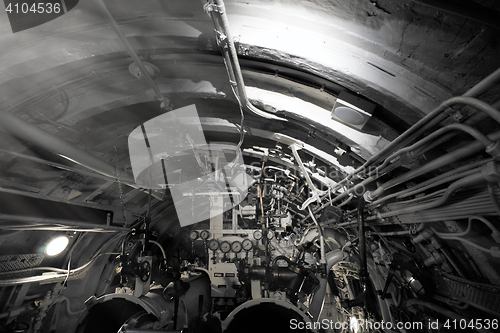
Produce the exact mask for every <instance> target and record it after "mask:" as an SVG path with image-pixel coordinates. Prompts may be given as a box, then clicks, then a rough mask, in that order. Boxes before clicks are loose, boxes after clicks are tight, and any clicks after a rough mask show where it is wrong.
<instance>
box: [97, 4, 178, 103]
mask: <svg viewBox="0 0 500 333" xmlns="http://www.w3.org/2000/svg"><path fill="white" fill-rule="evenodd" d="M95 3H96V5H97V7H99V9H100V11H101V13H102V14H103V15H104V17H106V19H107V20H108V21H109V23H110V24H111V27H112V28H113V30H114V31H115V33H116V35H117V36H118V38H120V40H121V42H122V43H123V45H124V46H125V48H126V49H127V51H128V53H129V55H130V56H131V57H132V59H134V62H135V64H136V65H137V67H139V69H140V70H141V74H142V75H143V76H144V78H145V79H146V81H147V82H148V84H149V86H150V87H151V89H153V91H154V93H155V95H156V98H158V100H159V101H160V102H161V108H167V107H168V106H169V105H170V101H168V99H167V98H166V97H165V96H163V94H162V93H161V91H160V89H159V88H158V86H157V85H156V83H155V82H154V81H153V79H152V78H151V76H150V75H149V72H148V70H147V69H146V67H145V66H144V64H143V63H142V61H141V59H139V56H138V55H137V53H136V52H135V50H134V48H133V47H132V45H130V42H129V41H128V39H127V37H126V36H125V34H124V33H123V31H122V30H121V29H120V26H119V25H118V23H116V21H115V19H114V18H113V15H111V13H110V12H109V10H108V8H107V7H106V5H105V4H104V2H103V1H102V0H95Z"/></svg>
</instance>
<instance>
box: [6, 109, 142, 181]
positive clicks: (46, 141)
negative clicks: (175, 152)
mask: <svg viewBox="0 0 500 333" xmlns="http://www.w3.org/2000/svg"><path fill="white" fill-rule="evenodd" d="M0 128H1V129H2V130H3V131H4V132H7V133H9V134H10V135H12V136H14V137H16V138H18V139H20V140H22V141H25V142H31V143H33V144H35V145H36V146H38V147H40V148H43V149H45V150H47V151H50V152H52V153H54V154H57V155H59V156H61V157H64V158H65V159H67V160H70V161H72V162H75V163H77V164H80V165H81V166H84V167H86V168H88V169H91V170H94V171H95V172H97V173H100V174H103V175H105V176H108V177H111V178H116V168H115V166H113V165H112V164H110V163H108V162H106V161H103V160H102V159H100V158H98V157H96V156H94V155H92V154H90V153H88V152H86V151H85V150H83V149H81V148H79V147H77V146H75V145H73V144H70V143H68V142H66V141H65V140H63V139H61V138H58V137H56V136H54V135H52V134H49V133H47V132H45V131H44V130H42V129H40V128H38V127H36V126H34V125H31V124H29V123H27V122H25V121H23V120H21V119H19V118H18V117H16V116H14V115H12V114H10V113H8V112H5V111H3V112H0ZM120 179H121V180H123V181H126V182H128V183H135V180H134V178H133V177H132V176H131V175H128V174H123V175H122V176H121V178H120Z"/></svg>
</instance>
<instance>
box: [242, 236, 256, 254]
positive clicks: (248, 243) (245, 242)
mask: <svg viewBox="0 0 500 333" xmlns="http://www.w3.org/2000/svg"><path fill="white" fill-rule="evenodd" d="M241 245H242V246H243V250H245V251H250V250H251V249H252V248H253V243H252V241H251V240H250V239H248V238H247V239H245V240H243V242H242V243H241Z"/></svg>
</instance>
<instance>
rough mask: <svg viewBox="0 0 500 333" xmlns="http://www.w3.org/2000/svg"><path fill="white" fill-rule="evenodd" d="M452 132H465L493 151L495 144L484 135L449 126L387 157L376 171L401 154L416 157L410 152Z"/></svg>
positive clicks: (464, 126) (473, 130)
mask: <svg viewBox="0 0 500 333" xmlns="http://www.w3.org/2000/svg"><path fill="white" fill-rule="evenodd" d="M452 130H459V131H462V132H465V133H467V134H469V135H471V136H472V137H474V138H475V139H476V140H478V141H479V142H481V143H482V144H483V145H484V146H485V147H486V148H490V147H491V149H493V148H494V146H495V142H494V141H491V140H489V139H488V138H487V137H486V135H484V134H482V133H481V132H479V131H478V130H476V129H474V128H472V127H470V126H467V125H464V124H451V125H448V126H446V127H443V128H440V129H439V130H437V131H435V132H433V133H432V134H430V135H427V136H426V137H425V138H423V139H422V140H420V141H418V142H416V143H415V144H413V145H411V146H409V147H405V148H403V149H400V150H398V151H397V152H396V153H394V154H392V155H391V156H389V157H388V158H387V159H386V160H385V161H384V163H383V164H382V165H381V166H379V167H377V170H378V169H379V168H380V169H381V168H383V167H384V166H385V165H386V164H388V163H389V162H390V161H392V160H393V159H395V158H396V157H398V156H400V155H402V154H405V153H409V154H411V156H412V157H414V156H416V155H417V154H414V153H412V151H413V152H414V151H415V150H417V149H418V148H420V147H422V146H423V145H424V144H426V143H428V142H429V141H431V140H434V139H435V138H437V137H438V136H440V135H442V134H443V133H446V132H448V131H452ZM422 152H423V151H421V152H419V154H420V153H422Z"/></svg>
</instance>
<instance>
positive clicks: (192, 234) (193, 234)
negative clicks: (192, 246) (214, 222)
mask: <svg viewBox="0 0 500 333" xmlns="http://www.w3.org/2000/svg"><path fill="white" fill-rule="evenodd" d="M189 238H191V240H195V239H196V238H198V231H196V230H192V231H191V232H190V233H189Z"/></svg>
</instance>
